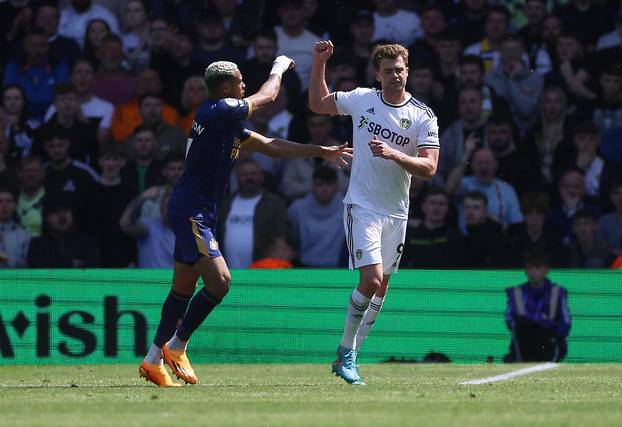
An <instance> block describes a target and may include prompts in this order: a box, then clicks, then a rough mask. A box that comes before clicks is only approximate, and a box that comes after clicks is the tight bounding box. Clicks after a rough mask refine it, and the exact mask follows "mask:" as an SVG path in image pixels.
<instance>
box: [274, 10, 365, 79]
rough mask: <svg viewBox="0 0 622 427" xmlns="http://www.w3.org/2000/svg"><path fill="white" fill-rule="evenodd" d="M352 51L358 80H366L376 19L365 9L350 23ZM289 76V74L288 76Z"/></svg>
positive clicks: (358, 12) (356, 14)
mask: <svg viewBox="0 0 622 427" xmlns="http://www.w3.org/2000/svg"><path fill="white" fill-rule="evenodd" d="M349 30H350V41H351V43H352V46H351V51H352V53H353V54H354V57H355V61H354V65H355V67H356V75H357V78H358V80H360V81H363V80H364V79H365V74H366V69H367V64H368V63H369V61H370V59H371V50H372V37H373V35H374V17H373V16H372V14H371V13H369V11H367V10H365V9H361V10H358V11H357V12H356V13H355V14H354V16H353V17H352V18H351V21H350V27H349ZM286 75H287V74H286Z"/></svg>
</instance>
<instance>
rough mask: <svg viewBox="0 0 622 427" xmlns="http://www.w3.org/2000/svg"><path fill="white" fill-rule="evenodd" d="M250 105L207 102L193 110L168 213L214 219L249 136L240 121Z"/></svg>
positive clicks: (228, 100)
mask: <svg viewBox="0 0 622 427" xmlns="http://www.w3.org/2000/svg"><path fill="white" fill-rule="evenodd" d="M251 112H252V106H251V105H250V104H249V103H248V102H247V101H246V100H243V99H234V98H224V99H220V100H218V101H213V100H207V101H205V102H204V103H203V104H202V105H201V106H200V107H199V109H198V110H197V112H196V115H195V118H194V121H193V122H192V130H191V131H190V134H189V135H188V141H187V143H186V169H185V171H184V173H183V175H182V176H181V178H180V179H179V181H178V182H177V185H176V186H175V188H174V190H173V192H172V193H171V196H170V199H169V204H168V214H169V215H176V216H185V217H190V216H194V215H197V214H199V213H202V214H203V215H204V216H205V215H213V216H214V219H215V216H216V213H217V212H218V208H219V206H220V203H221V201H222V199H223V197H224V195H225V191H226V190H227V185H228V184H229V177H230V175H231V170H232V169H233V165H234V164H235V160H236V159H237V158H238V155H239V153H240V147H241V145H242V143H243V142H244V141H245V140H247V139H248V138H249V137H250V135H251V133H250V131H249V130H247V129H244V127H243V126H242V123H241V122H242V120H244V119H246V118H248V117H250V115H251Z"/></svg>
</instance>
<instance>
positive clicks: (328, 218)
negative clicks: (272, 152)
mask: <svg viewBox="0 0 622 427" xmlns="http://www.w3.org/2000/svg"><path fill="white" fill-rule="evenodd" d="M341 199H342V198H341V197H340V194H339V186H338V183H337V171H336V170H335V169H333V168H331V167H329V166H319V167H317V168H316V169H315V170H314V171H313V184H312V187H311V192H310V193H309V194H307V196H306V197H304V198H302V199H298V200H295V201H294V202H293V203H292V204H291V205H290V206H289V209H288V216H289V222H290V224H291V236H292V241H293V243H294V247H295V248H296V252H297V253H298V258H299V260H300V264H301V265H302V266H304V267H320V268H335V267H339V266H340V260H341V259H342V258H343V257H342V254H343V252H344V249H345V246H344V243H345V240H344V239H342V240H343V241H342V242H339V239H338V238H337V239H336V236H340V235H341V234H342V232H341V230H342V229H343V203H342V202H341Z"/></svg>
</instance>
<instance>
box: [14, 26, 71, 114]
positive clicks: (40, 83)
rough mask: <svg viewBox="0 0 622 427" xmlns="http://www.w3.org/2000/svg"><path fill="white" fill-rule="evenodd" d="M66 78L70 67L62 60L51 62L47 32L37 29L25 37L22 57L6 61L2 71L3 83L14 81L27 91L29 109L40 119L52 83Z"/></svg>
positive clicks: (30, 31) (48, 100) (46, 104)
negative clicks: (21, 58) (19, 59)
mask: <svg viewBox="0 0 622 427" xmlns="http://www.w3.org/2000/svg"><path fill="white" fill-rule="evenodd" d="M68 80H69V68H68V67H67V64H65V63H64V62H61V63H58V64H53V63H51V62H50V55H49V44H48V37H47V35H46V33H45V32H44V31H43V30H42V29H40V28H33V29H31V30H29V31H28V33H27V34H26V36H25V38H24V60H23V61H9V62H8V63H7V65H6V69H5V70H4V84H5V85H10V84H17V85H19V86H21V87H22V89H23V90H24V92H25V94H26V100H27V103H28V110H29V111H30V112H31V113H32V115H33V117H34V118H36V119H38V120H42V119H43V116H44V115H45V111H46V110H47V108H48V106H49V105H50V104H51V103H52V100H53V99H54V85H56V84H58V83H64V82H67V81H68Z"/></svg>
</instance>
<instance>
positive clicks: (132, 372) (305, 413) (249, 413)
mask: <svg viewBox="0 0 622 427" xmlns="http://www.w3.org/2000/svg"><path fill="white" fill-rule="evenodd" d="M524 366H526V365H449V364H443V365H423V364H376V365H374V364H369V365H368V364H365V365H362V366H361V367H360V370H361V374H362V375H363V377H364V378H365V380H366V381H367V383H368V385H367V386H364V387H353V386H349V385H347V384H345V383H343V382H342V381H341V380H339V379H337V378H335V377H334V376H332V375H330V374H329V371H330V366H329V365H200V366H196V371H197V375H198V376H199V379H200V381H201V383H200V384H198V385H196V386H184V387H177V388H173V389H159V388H157V387H155V386H151V385H150V384H147V383H146V382H145V381H144V380H141V379H139V378H138V377H137V366H131V365H109V366H85V365H77V366H1V367H0V426H11V427H16V426H149V427H154V426H203V425H205V426H207V425H209V426H243V427H249V426H288V427H289V426H295V427H297V426H314V427H317V426H374V427H381V426H382V427H384V426H435V427H439V426H460V427H470V426H478V427H480V426H502V427H509V426H529V427H532V426H546V427H556V426H582V427H585V426H587V427H600V426H612V427H613V426H620V425H622V365H614V364H610V365H574V364H567V365H565V364H564V365H561V366H560V367H558V368H557V369H552V370H548V371H544V372H537V373H533V374H529V375H526V376H522V377H518V378H514V379H511V380H507V381H502V382H497V383H492V384H483V385H475V386H463V385H459V384H458V383H459V382H460V381H464V380H470V379H479V378H484V377H488V376H492V375H498V374H501V373H505V372H509V371H512V370H516V369H519V368H521V367H524Z"/></svg>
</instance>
